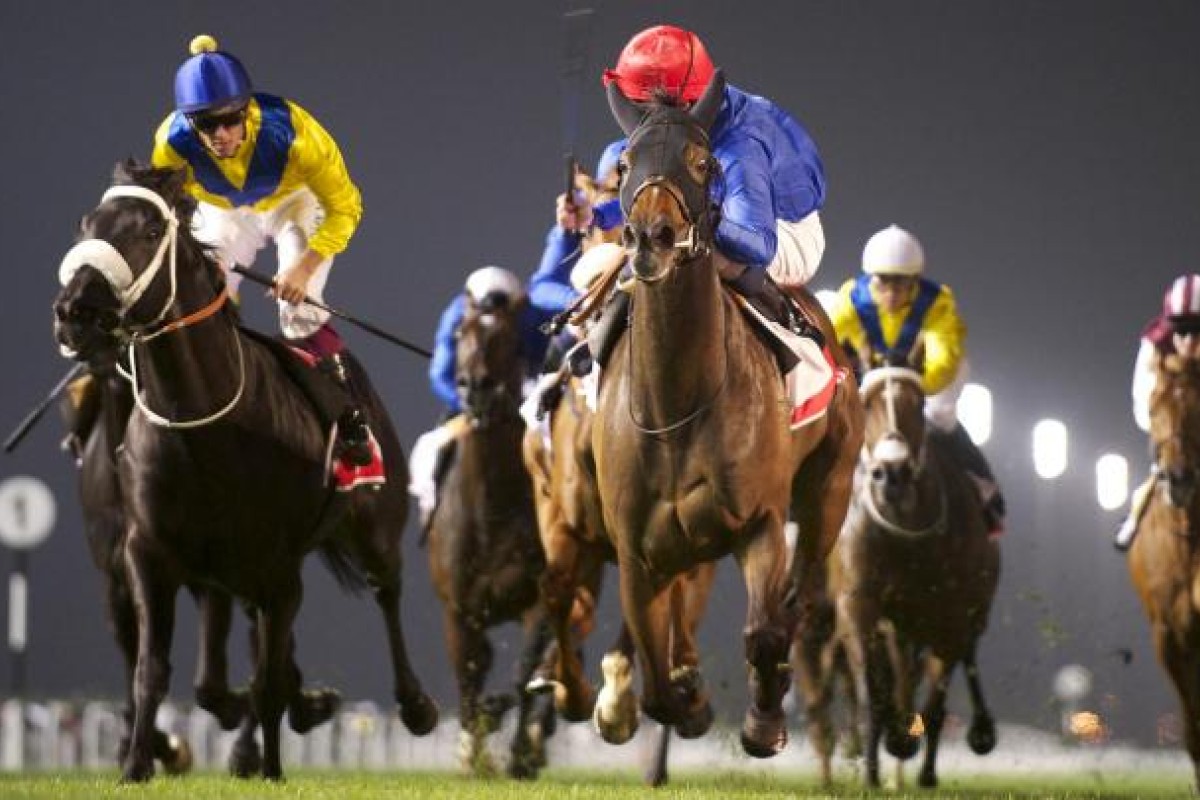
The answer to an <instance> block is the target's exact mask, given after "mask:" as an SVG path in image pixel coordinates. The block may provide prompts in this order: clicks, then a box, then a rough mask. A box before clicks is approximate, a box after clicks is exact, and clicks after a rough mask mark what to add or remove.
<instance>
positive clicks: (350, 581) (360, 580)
mask: <svg viewBox="0 0 1200 800" xmlns="http://www.w3.org/2000/svg"><path fill="white" fill-rule="evenodd" d="M318 552H319V553H320V555H321V561H322V562H324V564H325V568H326V569H328V570H329V574H331V575H333V579H334V580H335V581H337V584H338V586H340V587H341V589H342V591H344V592H346V593H347V594H352V595H354V596H355V597H357V596H358V595H360V594H362V593H363V591H364V590H365V589H366V588H367V579H366V578H365V577H364V576H363V574H362V571H361V570H360V569H359V568H358V567H357V566H355V564H354V561H353V560H352V559H351V558H350V554H349V553H347V552H346V550H345V549H344V548H343V547H342V546H341V545H340V544H338V543H337V542H335V541H326V542H324V543H322V544H321V547H320V549H319V550H318Z"/></svg>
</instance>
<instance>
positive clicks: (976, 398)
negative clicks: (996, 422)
mask: <svg viewBox="0 0 1200 800" xmlns="http://www.w3.org/2000/svg"><path fill="white" fill-rule="evenodd" d="M958 419H959V421H960V422H961V423H962V424H963V427H964V428H966V429H967V433H969V434H971V441H973V442H975V444H986V443H987V440H988V439H990V438H992V392H991V390H990V389H988V388H987V387H986V386H984V385H983V384H981V383H968V384H966V385H965V386H963V390H962V394H961V395H959V398H958Z"/></svg>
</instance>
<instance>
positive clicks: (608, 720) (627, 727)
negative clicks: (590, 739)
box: [592, 695, 641, 744]
mask: <svg viewBox="0 0 1200 800" xmlns="http://www.w3.org/2000/svg"><path fill="white" fill-rule="evenodd" d="M640 717H641V715H640V714H639V712H638V708H637V703H636V702H632V695H630V696H629V702H617V703H616V704H614V705H609V704H607V703H596V705H595V710H594V713H593V714H592V727H594V728H595V729H596V732H597V733H599V734H600V738H601V739H603V740H604V741H606V742H608V743H609V744H625V743H626V742H628V741H629V740H630V739H632V738H633V735H634V734H635V733H637V729H638V725H640V724H641V719H640Z"/></svg>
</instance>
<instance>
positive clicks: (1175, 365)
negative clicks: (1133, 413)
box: [1150, 335, 1200, 508]
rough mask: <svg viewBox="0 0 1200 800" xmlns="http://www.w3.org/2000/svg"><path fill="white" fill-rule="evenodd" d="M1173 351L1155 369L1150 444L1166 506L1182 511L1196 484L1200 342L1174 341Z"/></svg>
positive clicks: (1198, 474)
mask: <svg viewBox="0 0 1200 800" xmlns="http://www.w3.org/2000/svg"><path fill="white" fill-rule="evenodd" d="M1180 340H1182V341H1180ZM1176 345H1177V347H1176V349H1177V351H1178V352H1176V353H1172V354H1169V355H1165V356H1163V357H1162V358H1161V359H1159V361H1158V364H1157V365H1156V369H1157V371H1158V381H1157V383H1156V385H1155V388H1154V393H1153V394H1152V395H1151V397H1150V441H1151V444H1152V446H1153V451H1154V468H1155V472H1156V473H1157V475H1158V480H1159V484H1160V486H1162V487H1163V490H1164V492H1163V494H1164V496H1165V498H1166V500H1167V502H1169V503H1170V504H1171V505H1172V506H1175V507H1177V508H1186V507H1188V506H1190V505H1191V503H1192V500H1193V499H1194V498H1195V496H1196V487H1197V482H1198V481H1200V336H1198V335H1189V336H1186V337H1178V339H1177V341H1176Z"/></svg>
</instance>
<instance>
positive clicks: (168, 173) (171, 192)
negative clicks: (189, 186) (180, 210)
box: [162, 169, 187, 205]
mask: <svg viewBox="0 0 1200 800" xmlns="http://www.w3.org/2000/svg"><path fill="white" fill-rule="evenodd" d="M163 173H164V174H163V182H162V195H163V197H165V198H167V201H168V202H169V203H171V204H172V205H174V203H175V202H176V201H177V200H178V199H179V196H180V195H182V194H183V187H184V184H186V183H187V171H186V170H183V169H168V170H163Z"/></svg>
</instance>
